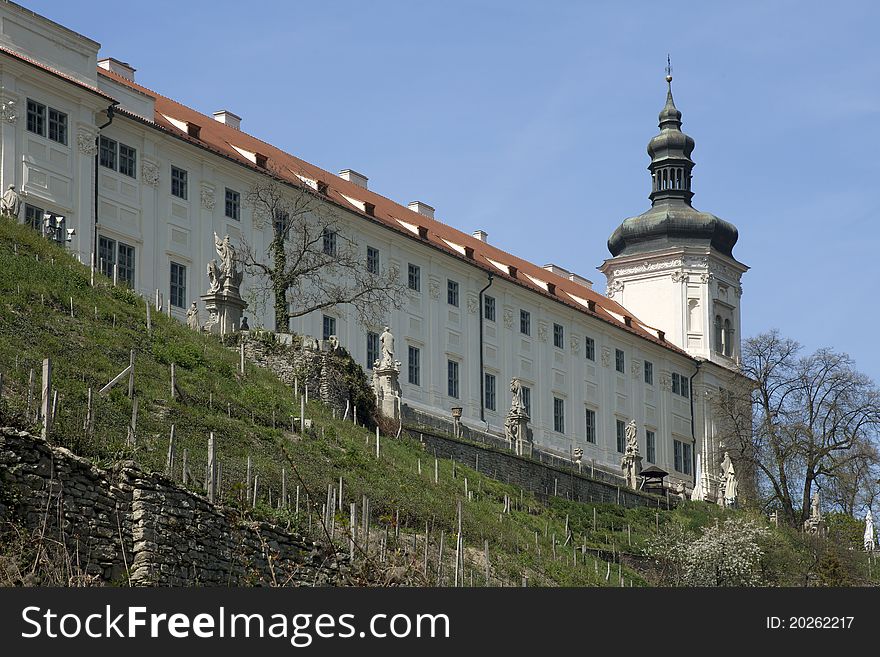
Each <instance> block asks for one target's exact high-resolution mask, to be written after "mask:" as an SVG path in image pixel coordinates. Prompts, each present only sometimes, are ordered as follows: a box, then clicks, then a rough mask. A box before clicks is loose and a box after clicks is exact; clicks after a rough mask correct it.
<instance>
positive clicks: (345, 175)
mask: <svg viewBox="0 0 880 657" xmlns="http://www.w3.org/2000/svg"><path fill="white" fill-rule="evenodd" d="M339 177H340V178H342V179H343V180H347V181H348V182H350V183H353V184H355V185H357V186H358V187H363V188H364V189H367V180H369V178H367V177H366V176H365V175H364V174H362V173H358V172H357V171H355V170H354V169H343V170H342V171H340V172H339Z"/></svg>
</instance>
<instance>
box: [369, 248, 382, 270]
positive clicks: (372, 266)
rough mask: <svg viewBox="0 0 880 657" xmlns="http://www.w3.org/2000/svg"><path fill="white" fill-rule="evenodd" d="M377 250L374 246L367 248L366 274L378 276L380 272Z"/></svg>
mask: <svg viewBox="0 0 880 657" xmlns="http://www.w3.org/2000/svg"><path fill="white" fill-rule="evenodd" d="M379 258H380V255H379V249H377V248H376V247H375V246H367V272H368V273H370V274H373V275H375V276H378V275H379V270H380V267H381V265H380V260H379Z"/></svg>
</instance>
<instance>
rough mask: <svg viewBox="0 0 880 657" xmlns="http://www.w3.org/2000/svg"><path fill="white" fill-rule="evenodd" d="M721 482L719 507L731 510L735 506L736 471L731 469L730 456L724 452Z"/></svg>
mask: <svg viewBox="0 0 880 657" xmlns="http://www.w3.org/2000/svg"><path fill="white" fill-rule="evenodd" d="M721 480H722V482H723V486H724V492H723V494H719V496H718V501H719V503H720V506H724V507H728V508H732V507H733V506H735V505H736V488H737V481H736V471H735V470H734V469H733V461H732V460H731V459H730V454H728V453H727V452H724V460H723V461H721Z"/></svg>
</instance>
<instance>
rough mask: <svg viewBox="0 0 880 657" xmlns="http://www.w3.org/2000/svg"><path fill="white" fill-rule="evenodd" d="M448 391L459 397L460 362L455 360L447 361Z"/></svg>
mask: <svg viewBox="0 0 880 657" xmlns="http://www.w3.org/2000/svg"><path fill="white" fill-rule="evenodd" d="M446 393H447V394H448V395H449V396H450V397H453V398H454V399H458V363H456V362H455V361H454V360H449V361H446Z"/></svg>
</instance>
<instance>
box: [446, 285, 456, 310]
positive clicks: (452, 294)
mask: <svg viewBox="0 0 880 657" xmlns="http://www.w3.org/2000/svg"><path fill="white" fill-rule="evenodd" d="M446 303H448V304H449V305H450V306H455V307H456V308H458V282H456V281H452V280H448V279H447V281H446Z"/></svg>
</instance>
